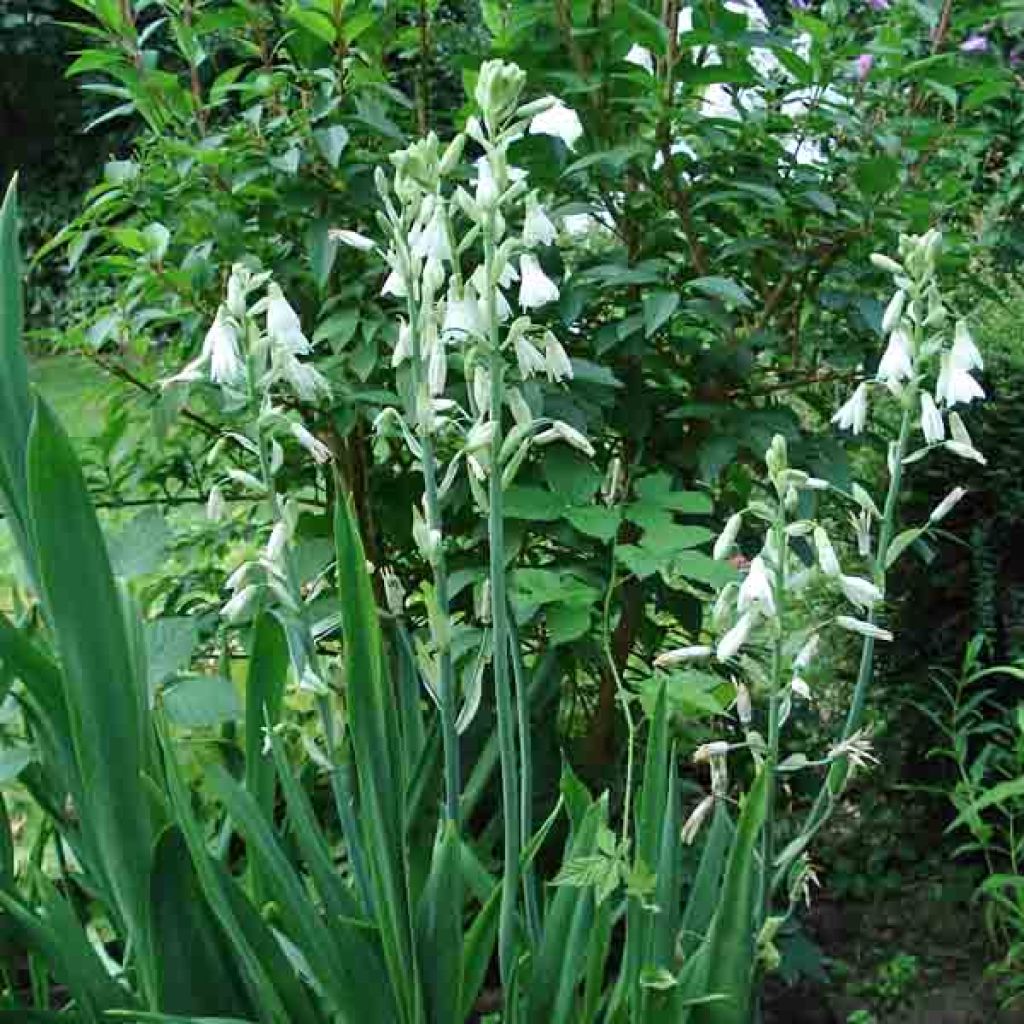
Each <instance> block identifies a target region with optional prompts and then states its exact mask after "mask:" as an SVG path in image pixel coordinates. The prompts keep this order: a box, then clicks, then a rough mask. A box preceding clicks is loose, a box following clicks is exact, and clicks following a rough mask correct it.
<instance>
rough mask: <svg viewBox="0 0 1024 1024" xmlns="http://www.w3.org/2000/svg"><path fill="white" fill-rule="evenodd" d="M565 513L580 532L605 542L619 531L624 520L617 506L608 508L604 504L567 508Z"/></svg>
mask: <svg viewBox="0 0 1024 1024" xmlns="http://www.w3.org/2000/svg"><path fill="white" fill-rule="evenodd" d="M563 515H564V516H565V518H566V519H568V520H569V522H570V523H571V524H572V525H573V527H574V528H575V529H577V530H579V531H580V533H583V534H586V535H587V536H588V537H593V538H595V539H596V540H600V541H603V542H604V543H605V544H607V543H608V542H609V541H610V540H611V539H612V538H613V537H614V536H615V535H616V534H617V533H618V531H619V525H620V523H621V522H622V516H621V513H620V512H619V510H618V509H617V508H607V507H605V506H604V505H588V506H584V507H582V508H579V507H573V508H567V509H565V511H564V513H563Z"/></svg>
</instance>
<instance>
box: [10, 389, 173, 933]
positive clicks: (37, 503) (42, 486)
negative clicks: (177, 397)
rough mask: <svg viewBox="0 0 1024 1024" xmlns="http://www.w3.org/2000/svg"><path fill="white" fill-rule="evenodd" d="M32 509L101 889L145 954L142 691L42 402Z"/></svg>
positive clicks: (75, 469) (82, 489) (97, 544)
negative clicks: (102, 883) (98, 861)
mask: <svg viewBox="0 0 1024 1024" xmlns="http://www.w3.org/2000/svg"><path fill="white" fill-rule="evenodd" d="M28 498H29V502H28V507H29V515H30V522H31V530H32V542H33V546H34V548H35V552H36V560H37V568H38V573H39V581H38V582H39V587H40V597H41V599H42V602H43V607H44V608H45V610H46V615H47V618H48V620H49V622H50V625H51V627H52V629H53V633H54V637H55V641H56V646H57V650H58V652H59V654H60V661H61V665H62V668H63V678H64V684H65V693H66V697H67V705H68V712H69V719H70V724H71V734H72V739H73V744H74V750H75V757H76V761H77V765H78V770H79V773H80V775H81V777H82V782H83V791H82V799H83V800H84V806H83V808H82V820H83V822H85V823H86V825H87V827H88V829H89V831H90V832H91V833H92V834H93V836H94V842H95V846H96V849H97V851H98V853H99V856H100V857H101V859H102V869H103V872H104V875H105V881H106V883H107V885H108V887H109V889H110V891H111V893H112V894H113V896H114V899H115V900H116V903H117V910H118V912H119V913H120V915H121V917H122V919H123V920H124V921H125V923H126V925H127V926H128V930H129V935H130V936H131V937H132V938H133V941H135V942H136V943H137V944H138V946H139V947H140V948H143V943H144V941H145V940H144V934H145V919H146V909H145V908H146V903H147V900H148V893H147V889H148V877H149V859H150V855H151V850H152V837H153V831H152V823H151V817H150V802H149V798H148V795H147V794H146V791H145V789H144V787H143V780H142V776H143V773H144V772H147V773H149V772H150V771H151V768H152V765H151V764H150V756H151V742H152V740H151V736H150V734H149V732H148V724H147V705H148V692H147V681H146V679H144V678H139V677H138V675H137V665H136V659H135V658H134V656H133V653H132V649H131V646H130V643H129V637H128V635H127V632H126V629H125V625H126V615H125V613H124V612H123V611H122V598H121V595H120V593H119V592H118V589H117V587H116V586H115V584H114V577H113V574H112V572H111V568H110V562H109V560H108V557H107V548H106V544H105V543H104V540H103V535H102V534H101V532H100V528H99V524H98V523H97V521H96V513H95V510H94V509H93V507H92V503H91V501H90V499H89V495H88V491H87V490H86V486H85V481H84V479H83V478H82V473H81V470H80V469H79V466H78V462H77V460H76V458H75V456H74V453H73V451H72V449H71V443H70V441H69V440H68V437H67V435H66V434H65V433H64V431H63V430H62V429H61V427H60V425H59V424H58V423H57V420H56V418H55V417H54V415H53V413H52V412H50V410H49V409H48V407H47V406H46V405H45V404H43V403H42V402H41V401H37V402H36V411H35V416H34V419H33V424H32V432H31V435H30V438H29V450H28Z"/></svg>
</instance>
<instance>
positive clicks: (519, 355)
mask: <svg viewBox="0 0 1024 1024" xmlns="http://www.w3.org/2000/svg"><path fill="white" fill-rule="evenodd" d="M512 348H513V350H514V351H515V354H516V362H517V363H518V364H519V373H520V374H521V375H522V377H523V378H524V379H525V380H528V379H529V378H530V377H532V376H533V375H534V374H537V373H544V371H545V368H546V365H547V364H546V363H545V362H544V356H543V354H542V353H541V351H540V349H539V348H537V346H536V345H534V343H533V342H532V341H530V339H529V338H528V337H527V336H526V335H525V334H522V333H517V334H516V336H515V339H514V341H513V344H512Z"/></svg>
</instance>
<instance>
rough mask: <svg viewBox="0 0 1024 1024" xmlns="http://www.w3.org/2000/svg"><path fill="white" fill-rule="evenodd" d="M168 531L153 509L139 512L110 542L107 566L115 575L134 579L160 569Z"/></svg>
mask: <svg viewBox="0 0 1024 1024" xmlns="http://www.w3.org/2000/svg"><path fill="white" fill-rule="evenodd" d="M171 539H172V537H171V528H170V527H169V526H168V525H167V520H166V518H165V517H164V515H163V513H162V512H161V511H160V510H159V509H157V508H150V509H146V511H145V512H140V513H139V514H138V515H137V516H135V518H134V519H132V520H131V521H130V522H129V523H128V524H127V525H126V526H125V527H123V528H122V529H121V530H119V531H118V532H117V533H116V534H115V535H114V536H113V537H112V538H111V540H110V564H111V566H112V568H113V570H114V572H115V573H116V574H117V575H118V576H123V577H125V578H126V579H135V578H136V577H137V576H145V575H147V574H148V573H151V572H155V571H156V570H157V569H160V568H162V567H163V566H164V564H165V562H166V559H167V547H168V545H169V544H170V542H171Z"/></svg>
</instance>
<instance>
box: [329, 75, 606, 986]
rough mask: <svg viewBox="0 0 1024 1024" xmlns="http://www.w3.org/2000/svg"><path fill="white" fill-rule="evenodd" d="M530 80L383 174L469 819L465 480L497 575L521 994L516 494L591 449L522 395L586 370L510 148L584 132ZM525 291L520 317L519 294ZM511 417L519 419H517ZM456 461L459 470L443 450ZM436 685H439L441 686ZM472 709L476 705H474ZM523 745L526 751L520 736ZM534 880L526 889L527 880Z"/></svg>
mask: <svg viewBox="0 0 1024 1024" xmlns="http://www.w3.org/2000/svg"><path fill="white" fill-rule="evenodd" d="M524 83H525V75H524V73H523V72H522V71H521V70H520V69H519V68H517V67H515V66H514V65H511V64H506V63H504V62H502V61H490V62H488V63H486V64H484V65H483V67H482V68H481V69H480V74H479V77H478V80H477V84H476V88H475V90H474V99H475V101H476V108H477V110H476V113H475V114H474V116H472V117H470V119H469V121H468V122H467V124H466V128H465V132H464V133H462V134H459V135H458V136H456V137H455V139H454V140H453V141H452V142H451V143H450V144H449V145H447V147H445V149H444V150H443V151H442V150H441V146H440V143H439V141H438V139H437V137H436V136H435V135H434V134H433V133H431V134H430V135H428V136H427V137H426V138H425V139H423V140H421V141H419V142H417V143H416V144H414V145H413V146H410V147H409V148H408V149H406V150H403V151H401V152H399V153H396V154H394V155H393V156H392V158H391V159H392V164H393V165H394V168H395V173H394V176H393V179H392V180H389V179H387V177H386V176H384V175H383V174H379V175H378V179H377V187H378V191H379V194H380V197H381V202H382V205H383V212H382V213H381V214H380V215H379V218H378V219H379V223H380V225H381V227H382V229H383V231H384V233H385V236H386V238H387V245H386V248H385V250H384V258H385V259H386V261H387V262H388V265H389V266H390V268H391V273H390V274H389V276H388V278H387V280H386V281H385V284H384V288H383V293H384V294H385V295H388V294H390V295H394V296H395V297H396V298H398V299H404V301H405V315H406V318H407V320H403V321H401V322H400V324H399V329H398V339H397V343H396V347H395V351H394V355H393V359H392V363H393V365H394V367H395V368H396V370H397V371H398V377H399V390H400V392H402V393H403V394H404V396H405V405H404V408H403V409H401V410H398V409H386V410H384V411H383V412H382V413H381V415H380V416H379V417H378V419H377V424H376V427H377V430H378V432H385V431H388V430H395V431H397V432H398V433H399V434H400V435H401V436H402V438H403V439H404V441H405V443H406V445H407V447H408V449H409V451H410V452H411V454H412V456H413V458H414V459H415V461H416V462H417V464H418V465H419V468H420V471H421V474H422V477H423V484H424V492H423V503H422V511H421V510H420V509H414V512H413V519H414V530H413V533H414V536H415V538H416V541H417V545H418V547H419V550H420V553H421V554H422V555H423V557H424V558H425V559H426V560H427V562H428V563H429V565H430V567H431V570H432V575H433V588H432V592H431V594H430V596H429V599H428V600H429V602H430V607H429V609H428V612H429V614H428V621H429V628H430V634H431V635H430V642H429V644H420V647H419V652H418V654H419V665H420V670H421V674H422V677H423V680H424V683H425V685H426V687H427V690H428V691H429V692H431V694H436V702H437V706H438V713H439V716H440V721H441V735H442V739H443V749H444V763H445V769H444V777H445V806H446V809H447V810H446V813H447V815H448V817H449V819H450V820H452V821H454V822H456V824H457V823H458V816H459V798H460V786H461V773H460V767H459V764H460V753H459V740H458V734H459V731H460V730H461V729H463V728H465V727H467V726H468V724H469V721H471V719H472V716H473V714H474V713H475V707H474V705H473V702H472V701H471V700H470V697H469V695H468V694H462V695H461V701H460V695H459V694H458V693H457V692H456V685H455V666H454V665H453V659H452V654H451V637H452V633H453V628H454V623H453V616H452V609H451V607H450V604H449V597H448V588H447V568H446V566H447V552H446V548H447V546H448V544H449V540H448V538H447V537H446V534H445V529H444V518H443V505H444V501H445V497H446V495H447V494H448V492H449V490H450V488H451V487H452V485H453V483H454V482H455V480H456V479H457V476H458V474H459V472H465V474H466V478H467V480H468V482H469V485H470V488H471V492H472V494H473V497H474V500H475V503H476V505H477V508H478V510H479V512H480V514H481V515H482V516H484V517H485V518H486V523H487V538H488V570H487V576H486V584H485V585H484V586H483V587H482V590H481V600H480V602H479V604H480V617H481V623H482V625H484V626H489V629H487V630H485V631H484V636H485V640H484V643H485V645H486V653H487V655H488V656H489V660H490V666H491V679H492V682H493V693H494V705H495V710H496V716H497V740H498V744H497V745H498V755H499V763H500V769H501V794H502V803H501V806H502V827H503V834H504V841H503V851H502V889H501V909H500V915H499V928H498V933H499V939H498V949H499V961H500V966H501V975H502V979H503V981H504V982H506V983H508V982H509V980H510V979H511V977H512V974H513V971H514V969H515V965H516V962H517V959H518V956H519V952H518V951H519V918H520V915H519V910H520V905H521V902H522V892H523V886H524V885H525V888H526V899H525V908H526V915H525V916H526V921H527V934H528V935H529V936H531V937H532V938H534V939H536V937H537V935H538V933H539V922H538V908H537V902H536V893H535V891H534V889H533V884H534V883H533V880H532V868H531V867H530V866H529V865H527V866H526V868H525V872H524V871H521V868H520V864H521V861H522V860H523V854H524V850H525V849H526V847H527V844H528V842H529V839H530V826H531V822H530V820H529V808H530V806H531V803H532V792H531V771H530V765H529V764H528V758H529V736H528V732H527V730H528V721H527V718H528V710H527V709H528V701H527V696H526V694H525V693H524V692H518V693H516V692H515V691H514V689H513V678H516V679H518V687H519V690H520V691H522V688H523V686H524V685H525V674H526V673H525V667H524V666H523V664H522V660H521V658H520V657H518V654H519V652H518V651H516V652H513V651H512V644H513V642H514V638H513V635H512V630H511V629H510V622H509V604H508V593H507V588H506V573H507V566H506V564H505V530H504V491H505V489H506V488H507V487H508V486H509V485H510V484H511V483H512V481H513V480H514V479H515V476H516V473H517V472H518V470H519V467H520V466H521V465H522V464H523V462H524V460H525V459H526V457H527V455H528V454H529V451H530V450H531V448H532V447H533V446H537V445H545V444H550V443H556V442H561V443H568V444H571V445H574V446H576V447H578V448H580V449H582V450H584V451H586V452H587V453H589V454H591V455H592V454H593V448H592V447H591V445H590V443H589V442H588V441H587V439H586V438H585V437H584V436H583V435H582V434H580V433H579V431H577V430H575V429H574V428H573V427H572V426H570V425H569V424H567V423H562V422H558V421H552V420H550V419H547V418H545V417H543V416H541V415H537V414H536V412H535V411H534V409H533V408H532V407H531V406H530V404H529V403H528V402H527V401H526V399H525V398H524V397H523V395H522V393H521V392H520V390H519V388H518V387H517V383H518V382H519V381H524V380H528V379H529V378H531V377H533V376H535V375H538V374H543V375H545V376H547V378H548V379H549V380H550V381H551V382H552V383H559V382H561V381H563V380H566V379H569V378H571V377H572V365H571V362H570V360H569V358H568V356H567V354H566V352H565V350H564V349H563V348H562V346H561V344H560V343H559V342H558V340H557V339H556V338H555V336H554V335H553V334H552V333H551V332H550V331H546V330H544V329H543V328H541V327H539V326H537V325H535V324H534V323H533V322H532V320H531V319H530V315H529V313H530V311H531V310H532V309H535V308H539V307H541V306H544V305H547V304H549V303H551V302H553V301H554V300H555V299H557V298H558V294H559V292H558V287H557V285H556V284H555V283H554V282H553V281H552V280H551V279H549V278H548V277H547V275H546V274H545V273H544V271H543V269H542V267H541V264H540V262H539V260H538V258H537V256H536V255H535V254H534V250H536V249H537V248H539V247H545V246H549V245H551V244H552V243H553V241H554V240H555V234H556V232H555V227H554V225H553V223H552V222H551V220H550V219H549V217H548V216H547V214H546V213H545V212H544V210H543V208H542V207H541V205H540V202H539V199H538V196H537V195H536V194H535V193H532V192H531V191H530V190H529V187H528V185H527V183H526V180H525V172H522V171H520V170H518V169H517V168H515V167H514V166H512V165H511V163H510V161H509V151H510V149H511V148H512V147H513V146H514V145H515V143H516V141H517V140H518V139H519V138H521V137H522V135H523V134H524V133H525V132H526V131H528V130H529V131H543V132H546V133H553V134H562V136H563V138H565V139H566V141H567V142H569V143H570V144H571V143H572V141H573V140H574V139H575V137H576V134H577V128H578V120H577V119H576V117H575V114H573V113H572V112H571V111H569V110H568V109H567V108H565V107H564V106H562V105H561V104H560V103H559V102H558V101H557V100H556V99H554V98H553V97H547V98H545V99H543V100H539V101H536V102H534V103H528V104H525V105H520V95H521V93H522V89H523V86H524ZM467 147H472V148H475V149H476V150H477V151H478V153H479V155H478V156H477V158H476V160H475V170H476V177H475V182H473V185H472V187H473V192H472V194H471V193H470V192H469V191H467V189H466V188H465V187H464V186H463V185H462V184H459V179H460V176H461V175H462V174H464V172H465V168H466V162H465V161H464V160H463V157H464V154H465V151H466V149H467ZM335 235H336V237H337V238H338V239H339V240H340V241H342V242H345V243H346V244H348V245H350V246H352V247H354V248H356V249H361V250H364V251H372V250H375V249H376V248H377V247H376V244H375V243H374V242H373V241H372V240H371V239H369V238H366V237H365V236H363V235H359V234H357V233H355V232H352V231H347V230H344V231H338V232H336V233H335ZM516 282H518V283H519V290H518V296H517V297H516V301H517V302H518V305H519V307H520V311H521V315H519V316H515V315H514V312H513V304H512V301H510V298H509V297H508V296H507V295H506V291H507V290H509V289H511V287H512V286H513V285H514V284H515V283H516ZM450 369H454V370H456V371H461V373H462V376H463V380H464V382H465V394H466V398H465V400H464V401H463V400H461V399H460V398H456V397H455V396H456V394H458V392H456V391H454V390H453V389H451V388H450V387H449V371H450ZM506 414H507V416H508V417H509V418H510V420H511V423H510V424H507V423H506ZM442 452H443V453H445V454H446V455H447V458H444V457H442V456H441V455H440V454H439V453H442ZM435 684H436V685H435ZM460 704H461V707H460ZM517 731H518V733H519V746H518V749H517V743H516V734H517ZM524 875H525V877H524Z"/></svg>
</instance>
